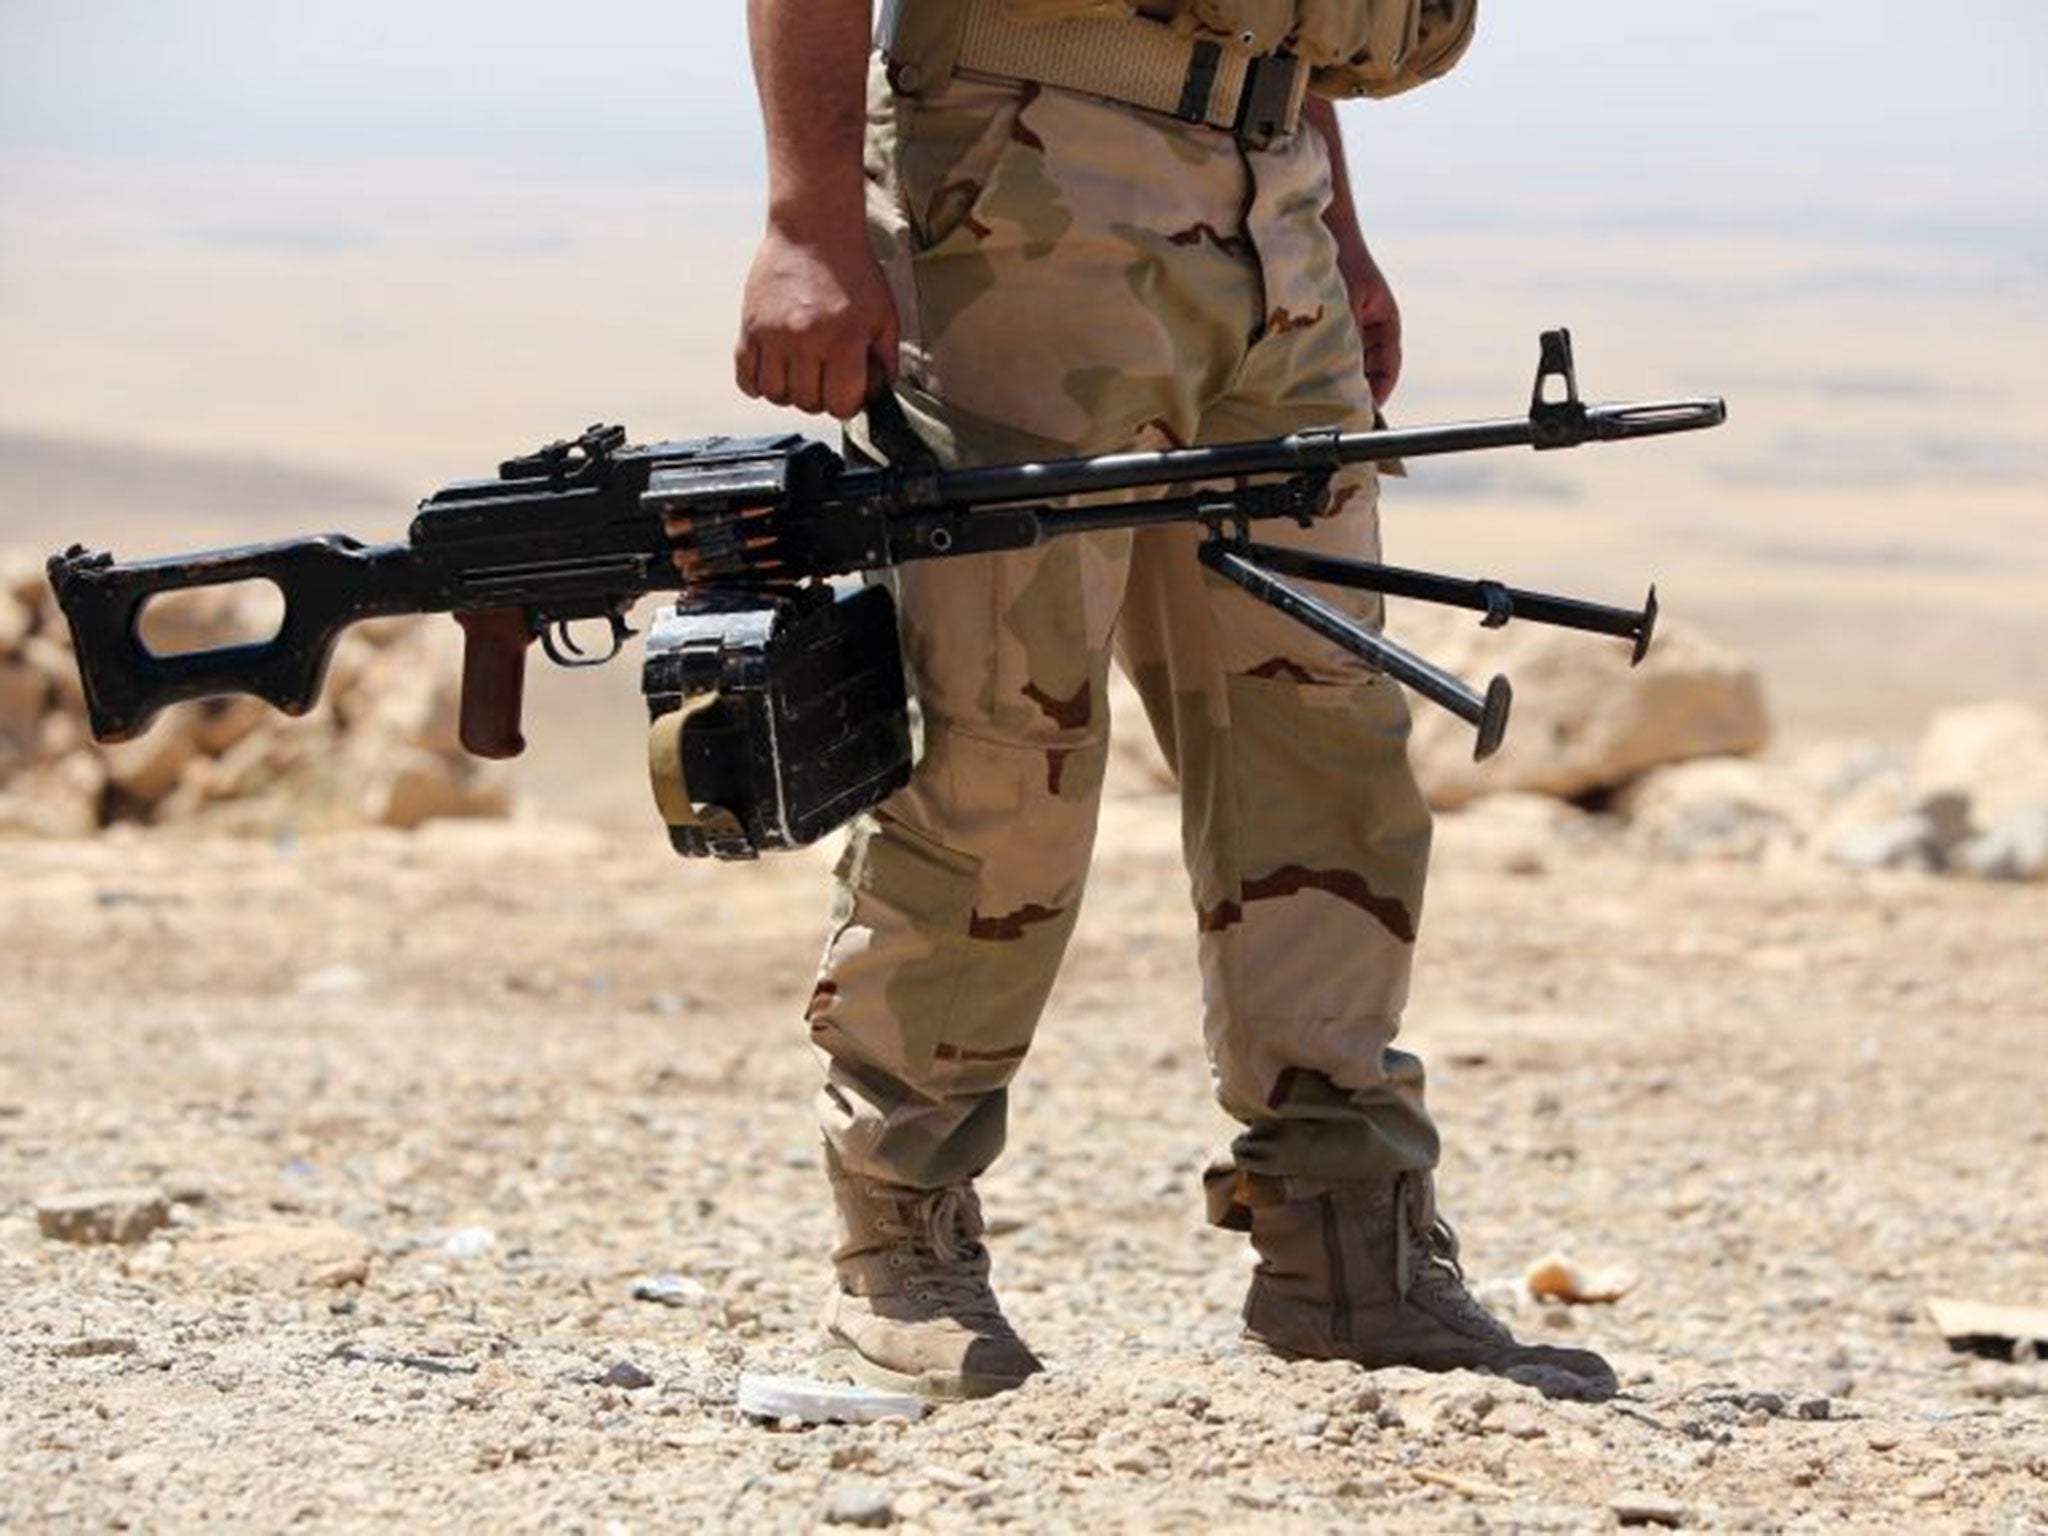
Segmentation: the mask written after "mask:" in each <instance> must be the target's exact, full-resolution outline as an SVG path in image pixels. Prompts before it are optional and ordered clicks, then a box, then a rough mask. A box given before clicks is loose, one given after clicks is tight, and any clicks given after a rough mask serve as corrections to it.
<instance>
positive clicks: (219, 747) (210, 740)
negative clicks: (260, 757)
mask: <svg viewBox="0 0 2048 1536" xmlns="http://www.w3.org/2000/svg"><path fill="white" fill-rule="evenodd" d="M191 718H192V721H193V726H192V738H193V740H194V741H195V742H197V743H198V746H199V750H200V751H201V752H203V753H205V754H206V755H207V756H208V757H219V756H220V755H221V754H222V753H223V752H225V751H227V750H228V749H229V748H230V747H232V746H234V745H235V744H236V743H237V742H240V741H243V740H246V739H247V738H248V737H249V736H250V735H251V734H253V733H254V732H256V731H258V730H260V729H261V728H262V727H263V725H264V724H265V723H266V722H267V721H270V720H273V719H277V718H280V717H279V716H278V714H277V711H276V710H274V709H272V708H271V707H270V706H269V705H268V704H266V703H264V702H263V701H262V700H261V699H257V698H251V697H250V696H249V695H247V694H237V695H236V696H234V697H233V698H226V699H207V700H206V701H204V702H203V703H201V704H200V705H198V706H197V707H196V708H195V709H194V710H193V711H192V712H191Z"/></svg>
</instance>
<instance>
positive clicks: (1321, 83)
mask: <svg viewBox="0 0 2048 1536" xmlns="http://www.w3.org/2000/svg"><path fill="white" fill-rule="evenodd" d="M1001 3H1002V6H1003V10H1004V12H1005V13H1006V14H1007V15H1008V16H1009V17H1010V18H1011V19H1012V20H1015V21H1017V22H1018V23H1020V24H1022V25H1025V26H1052V25H1057V24H1059V23H1062V22H1071V21H1100V22H1106V23H1112V24H1115V23H1123V22H1128V21H1130V20H1131V19H1132V18H1134V17H1137V16H1140V15H1142V16H1145V17H1148V18H1154V19H1157V20H1160V21H1165V22H1168V23H1170V24H1171V25H1172V26H1173V27H1174V28H1175V29H1177V30H1179V31H1181V32H1185V33H1188V34H1191V35H1195V36H1201V37H1208V38H1213V39H1215V40H1217V41H1218V42H1221V43H1222V44H1223V46H1224V47H1225V48H1226V49H1229V50H1231V51H1234V52H1238V53H1243V54H1251V55H1256V54H1264V53H1275V52H1279V51H1282V50H1285V51H1286V52H1289V53H1292V54H1294V55H1295V56H1296V57H1298V58H1299V59H1301V60H1302V62H1303V63H1305V64H1307V65H1308V66H1309V68H1310V71H1311V74H1310V81H1311V88H1312V89H1313V90H1315V91H1316V92H1317V93H1319V94H1321V95H1325V96H1393V95H1398V94H1399V93H1400V92H1402V91H1407V90H1412V89H1414V88H1415V87H1416V86H1418V85H1421V84H1423V83H1425V82H1426V81H1430V80H1434V79H1436V78H1437V77H1438V76H1440V75H1443V74H1445V73H1447V72H1448V71H1449V70H1450V69H1451V67H1452V66H1453V65H1455V64H1456V63H1457V62H1458V60H1459V59H1460V58H1461V57H1463V55H1464V53H1465V50H1466V49H1467V48H1468V47H1470V46H1471V42H1472V34H1473V30H1474V27H1475V24H1476V22H1477V17H1478V8H1479V7H1478V0H1001ZM899 4H900V5H901V7H902V15H901V18H900V19H899V21H898V24H897V33H896V35H897V38H898V43H899V46H898V47H897V49H896V53H897V56H898V57H909V58H912V59H914V60H915V62H916V64H917V66H918V74H917V78H921V79H922V80H925V81H928V82H936V81H941V80H944V79H945V78H946V77H947V75H949V74H950V73H951V72H952V68H953V54H954V51H955V50H956V49H957V47H958V27H959V20H958V12H959V9H960V7H959V3H958V0H899ZM1104 47H1105V48H1108V49H1113V48H1114V47H1115V43H1114V41H1113V40H1110V39H1108V38H1106V39H1105V42H1104Z"/></svg>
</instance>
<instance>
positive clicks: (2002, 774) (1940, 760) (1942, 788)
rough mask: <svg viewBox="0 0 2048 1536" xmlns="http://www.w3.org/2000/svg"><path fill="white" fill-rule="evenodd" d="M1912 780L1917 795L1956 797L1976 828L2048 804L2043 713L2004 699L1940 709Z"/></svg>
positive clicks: (2047, 736) (2047, 718)
mask: <svg viewBox="0 0 2048 1536" xmlns="http://www.w3.org/2000/svg"><path fill="white" fill-rule="evenodd" d="M1914 781H1915V783H1916V785H1917V787H1918V789H1919V792H1920V793H1921V794H1922V795H1935V794H1940V793H1943V792H1948V793H1952V794H1957V795H1960V796H1962V797H1963V798H1964V799H1965V800H1966V801H1967V802H1968V805H1969V809H1970V817H1971V820H1973V821H1974V822H1975V823H1976V824H1977V825H1978V826H1979V827H1990V826H1993V825H1996V824H1997V823H1999V822H2000V821H2002V820H2004V818H2005V817H2006V816H2007V815H2009V814H2010V813H2012V812H2014V811H2018V810H2022V809H2025V808H2026V807H2028V806H2034V805H2048V714H2043V713H2042V712H2041V711H2040V710H2038V709H2035V708H2033V707H2032V706H2030V705H2026V704H2021V703H2018V702H2017V701H2014V700H2010V699H2004V700H1994V701H1992V702H1990V703H1984V704H1969V705H1964V706H1962V707H1961V708H1957V709H1946V710H1943V711H1942V712H1941V713H1940V714H1938V715H1936V716H1935V717H1934V719H1933V720H1932V721H1931V722H1930V723H1929V725H1928V727H1927V733H1926V735H1925V736H1923V737H1922V738H1921V741H1920V751H1919V756H1918V758H1917V760H1916V762H1915V763H1914Z"/></svg>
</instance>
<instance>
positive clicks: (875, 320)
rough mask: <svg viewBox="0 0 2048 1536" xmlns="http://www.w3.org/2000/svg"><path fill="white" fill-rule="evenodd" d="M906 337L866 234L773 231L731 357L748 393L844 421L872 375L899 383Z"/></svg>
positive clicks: (752, 279) (758, 261) (757, 261)
mask: <svg viewBox="0 0 2048 1536" xmlns="http://www.w3.org/2000/svg"><path fill="white" fill-rule="evenodd" d="M899 336H900V330H899V327H898V323H897V318H896V303H895V300H894V299H893V298H892V297H891V296H890V293H889V285H888V282H887V281H886V280H885V279H884V278H883V276H882V268H881V264H880V263H879V262H877V261H876V260H875V255H874V251H873V250H872V249H871V248H870V247H869V245H868V242H867V233H866V231H865V230H864V229H862V228H860V227H859V226H858V225H855V226H853V227H852V228H851V229H849V230H848V231H847V232H846V233H844V234H840V235H836V236H830V237H819V236H814V235H809V234H805V233H802V232H797V231H792V230H789V229H787V228H784V227H782V226H779V225H776V224H773V223H771V224H770V226H769V229H768V233H767V234H766V235H765V236H764V237H763V238H762V240H761V248H760V250H759V251H757V252H756V253H755V255H754V265H753V268H752V270H751V271H750V272H748V274H747V287H746V296H745V298H744V299H743V300H742V302H741V308H740V339H739V345H738V346H737V347H736V348H735V349H734V351H733V372H734V377H735V378H736V379H737V381H738V383H739V387H740V390H741V392H742V393H743V394H746V395H749V396H751V397H753V398H755V399H763V400H771V401H773V402H774V403H775V404H777V405H793V406H795V407H796V408H797V409H798V410H800V411H823V412H825V413H827V414H829V415H832V416H836V417H838V418H839V419H840V420H841V421H844V420H846V419H847V418H848V417H850V416H853V415H856V414H857V413H858V412H859V411H860V408H861V406H862V404H863V403H865V401H866V399H867V394H868V379H869V377H870V374H871V373H879V374H880V375H881V377H883V378H885V379H889V380H891V381H893V380H894V379H895V377H896V345H897V341H898V339H899Z"/></svg>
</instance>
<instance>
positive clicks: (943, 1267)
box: [823, 1151, 1044, 1398]
mask: <svg viewBox="0 0 2048 1536" xmlns="http://www.w3.org/2000/svg"><path fill="white" fill-rule="evenodd" d="M825 1160H826V1170H827V1172H828V1173H829V1174H830V1175H831V1178H832V1194H833V1198H834V1199H835V1200H836V1201H837V1202H838V1205H839V1220H840V1227H841V1231H842V1233H843V1235H844V1241H843V1242H841V1243H840V1245H839V1247H838V1248H837V1249H835V1250H834V1251H833V1254H832V1265H833V1268H834V1269H835V1270H837V1271H838V1275H839V1284H838V1286H837V1287H836V1288H835V1289H834V1291H833V1293H832V1294H831V1295H830V1296H828V1297H827V1298H826V1300H825V1312H824V1317H823V1322H824V1325H825V1335H826V1348H827V1357H828V1360H829V1363H830V1364H832V1365H834V1366H836V1367H838V1368H839V1369H841V1370H843V1371H845V1372H846V1373H847V1374H848V1375H850V1376H852V1377H853V1378H854V1379H855V1380H856V1381H862V1382H866V1383H867V1384H868V1385H870V1386H877V1387H890V1388H893V1389H895V1390H897V1391H907V1392H915V1393H917V1394H918V1395H919V1396H920V1397H935V1398H963V1397H992V1396H994V1395H995V1394H996V1393H998V1392H1007V1391H1009V1390H1010V1389H1011V1388H1012V1387H1015V1386H1019V1385H1021V1384H1022V1383H1023V1381H1024V1379H1025V1378H1026V1377H1027V1376H1032V1375H1035V1374H1036V1373H1037V1372H1039V1371H1040V1370H1043V1369H1044V1367H1043V1366H1042V1365H1040V1364H1039V1361H1038V1357H1037V1356H1036V1355H1034V1354H1032V1353H1031V1351H1030V1350H1029V1349H1028V1348H1026V1347H1025V1344H1024V1341H1023V1340H1022V1339H1020V1338H1018V1337H1017V1335H1016V1333H1015V1331H1014V1330H1012V1328H1011V1327H1010V1324H1009V1321H1008V1319H1006V1318H1005V1317H1004V1316H1003V1309H1002V1307H1001V1306H1000V1305H999V1304H998V1303H997V1301H996V1295H995V1292H994V1291H993V1290H991V1289H990V1288H989V1283H988V1249H987V1248H986V1247H984V1246H983V1245H982V1242H981V1235H982V1230H983V1228H982V1220H981V1202H980V1201H979V1200H978V1199H976V1198H975V1194H974V1188H973V1186H972V1185H969V1184H955V1185H952V1186H950V1187H948V1188H945V1189H909V1188H906V1187H904V1186H903V1185H900V1184H883V1183H878V1182H876V1181H874V1180H872V1179H863V1178H860V1177H858V1176H857V1175H854V1174H851V1173H848V1172H847V1171H846V1170H845V1169H844V1168H842V1167H841V1166H840V1164H839V1161H838V1159H837V1158H835V1157H834V1156H833V1155H832V1154H831V1152H830V1151H827V1153H826V1155H825Z"/></svg>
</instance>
